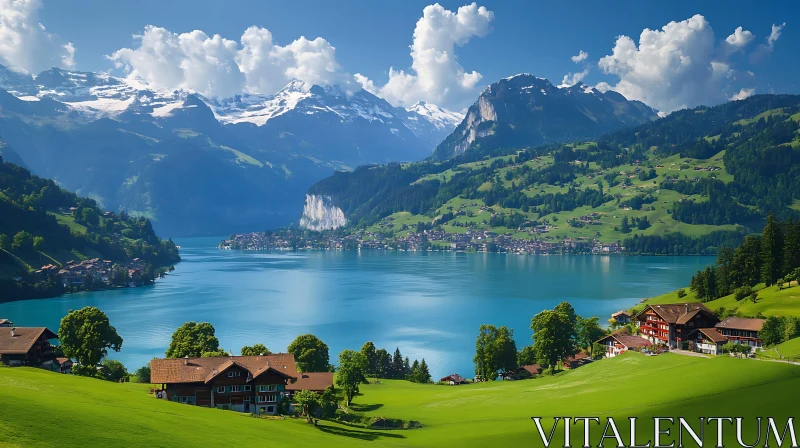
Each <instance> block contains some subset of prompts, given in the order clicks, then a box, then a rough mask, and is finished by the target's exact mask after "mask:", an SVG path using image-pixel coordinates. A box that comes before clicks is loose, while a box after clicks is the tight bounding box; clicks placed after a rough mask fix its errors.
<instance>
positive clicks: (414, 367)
mask: <svg viewBox="0 0 800 448" xmlns="http://www.w3.org/2000/svg"><path fill="white" fill-rule="evenodd" d="M418 378H419V361H417V360H416V359H415V360H414V363H413V364H411V372H410V373H409V374H408V376H407V377H406V379H407V380H409V381H411V382H412V383H418V382H419V381H418Z"/></svg>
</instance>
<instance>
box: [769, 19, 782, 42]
mask: <svg viewBox="0 0 800 448" xmlns="http://www.w3.org/2000/svg"><path fill="white" fill-rule="evenodd" d="M785 26H786V22H783V23H782V24H780V25H775V24H774V23H773V24H772V32H770V33H769V37H767V44H768V45H769V46H773V45H775V42H776V41H777V40H778V38H779V37H781V30H783V27H785Z"/></svg>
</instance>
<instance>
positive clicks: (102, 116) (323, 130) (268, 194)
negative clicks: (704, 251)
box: [0, 66, 460, 234]
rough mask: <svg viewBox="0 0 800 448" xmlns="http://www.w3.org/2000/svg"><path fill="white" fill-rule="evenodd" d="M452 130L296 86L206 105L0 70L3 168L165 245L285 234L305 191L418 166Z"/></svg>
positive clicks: (337, 92)
mask: <svg viewBox="0 0 800 448" xmlns="http://www.w3.org/2000/svg"><path fill="white" fill-rule="evenodd" d="M459 120H460V116H459V115H458V114H455V113H452V112H449V111H446V110H444V109H442V108H439V107H437V106H434V105H424V104H418V105H415V106H414V107H412V108H409V109H404V108H399V107H394V106H392V105H391V104H389V103H388V102H386V101H385V100H383V99H381V98H379V97H377V96H375V95H373V94H371V93H369V92H367V91H365V90H357V91H354V92H345V91H344V90H343V89H341V88H339V87H336V86H324V87H323V86H317V85H309V84H306V83H303V82H300V81H292V82H291V83H289V84H288V85H287V86H286V87H284V88H283V89H281V90H280V91H279V92H277V93H275V94H273V95H254V94H243V95H237V96H235V97H232V98H206V97H204V96H202V95H199V94H197V93H193V92H188V91H184V90H165V89H160V88H156V87H153V86H150V85H147V84H146V83H144V82H142V81H140V80H137V79H129V78H117V77H114V76H110V75H108V74H105V73H88V72H76V71H67V70H61V69H55V68H54V69H51V70H47V71H44V72H42V73H39V74H38V75H35V76H32V75H30V74H26V73H20V72H17V71H14V70H11V69H9V68H6V67H3V66H0V136H2V139H3V140H4V141H6V142H8V143H9V144H10V147H11V148H14V152H13V153H12V151H11V150H10V149H8V150H5V153H6V154H7V156H8V157H7V159H9V158H10V157H15V158H16V159H18V160H17V161H18V162H21V163H24V164H25V165H26V166H27V167H28V168H30V169H31V170H32V171H33V172H34V173H36V174H40V175H43V176H47V177H50V178H53V179H55V180H56V181H58V182H60V183H61V184H62V185H63V186H64V187H65V188H68V189H71V190H74V191H77V192H78V193H80V194H83V195H87V196H91V197H93V198H95V199H96V200H98V201H100V202H102V203H103V205H104V206H105V207H107V208H110V209H125V210H128V211H138V212H142V213H146V214H149V215H151V216H153V217H154V218H155V225H156V226H157V227H160V229H159V230H162V231H164V232H165V233H167V234H170V233H171V234H189V233H192V234H199V233H206V232H211V233H215V232H216V233H218V232H220V231H222V232H223V233H225V232H229V231H231V230H259V229H263V228H265V227H269V226H272V225H285V224H288V223H290V222H292V221H295V220H296V219H297V218H298V217H299V216H300V212H301V210H300V209H299V207H298V206H297V204H298V203H302V200H301V199H302V197H303V195H304V194H305V190H306V189H307V188H308V186H310V185H311V184H312V183H313V182H315V181H317V180H319V179H321V178H323V177H325V176H326V175H329V174H331V173H332V172H333V170H334V169H342V168H346V167H350V168H352V167H355V166H357V165H361V164H366V163H382V162H388V161H412V160H420V159H423V158H425V157H427V156H429V155H430V153H431V151H432V149H433V148H434V147H435V146H436V144H437V143H438V142H439V141H440V140H441V139H442V138H444V136H446V135H447V134H448V133H449V132H450V131H452V129H454V128H455V126H456V125H457V124H458V121H459ZM17 156H18V157H17ZM20 159H21V160H20ZM223 191H226V192H227V193H225V194H224V195H223V194H222V192H223ZM201 192H204V193H203V194H200V193H201ZM295 196H296V197H295ZM298 198H300V199H298ZM212 210H216V211H215V212H214V213H212V214H211V215H209V211H212Z"/></svg>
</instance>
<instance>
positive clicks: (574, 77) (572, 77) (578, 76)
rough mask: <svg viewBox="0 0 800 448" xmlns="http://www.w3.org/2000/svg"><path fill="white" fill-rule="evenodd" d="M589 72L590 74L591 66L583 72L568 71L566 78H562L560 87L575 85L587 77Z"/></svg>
mask: <svg viewBox="0 0 800 448" xmlns="http://www.w3.org/2000/svg"><path fill="white" fill-rule="evenodd" d="M588 74H589V67H586V69H585V70H583V71H582V72H576V73H567V74H566V75H564V79H562V80H561V85H559V86H558V87H570V86H574V85H575V84H577V83H579V82H581V81H583V78H585V77H586V75H588Z"/></svg>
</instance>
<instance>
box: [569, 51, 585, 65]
mask: <svg viewBox="0 0 800 448" xmlns="http://www.w3.org/2000/svg"><path fill="white" fill-rule="evenodd" d="M588 57H589V53H587V52H585V51H583V50H581V51H579V52H578V54H576V55H575V56H573V57H571V58H570V59H572V62H574V63H576V64H577V63H578V62H581V61H583V60H585V59H586V58H588Z"/></svg>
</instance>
